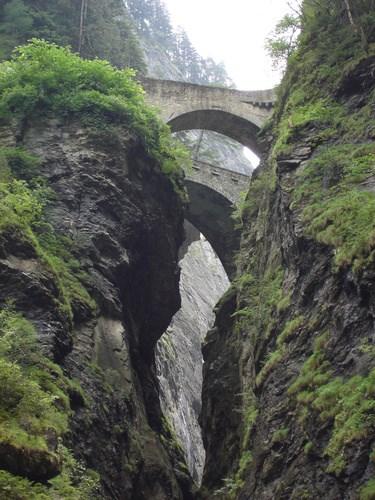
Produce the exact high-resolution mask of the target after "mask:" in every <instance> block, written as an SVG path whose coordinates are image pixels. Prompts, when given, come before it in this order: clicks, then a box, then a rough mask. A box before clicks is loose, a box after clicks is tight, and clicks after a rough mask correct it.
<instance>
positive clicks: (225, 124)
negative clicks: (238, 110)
mask: <svg viewBox="0 0 375 500" xmlns="http://www.w3.org/2000/svg"><path fill="white" fill-rule="evenodd" d="M167 123H168V125H169V126H170V127H171V130H172V132H181V131H184V130H193V129H201V130H211V131H213V132H218V133H219V134H223V135H226V136H227V137H230V138H231V139H234V140H235V141H237V142H239V143H240V144H242V145H243V146H245V147H247V148H249V149H250V150H251V151H253V152H254V153H255V154H256V155H257V156H258V157H259V156H261V153H262V148H261V145H260V143H259V141H258V138H257V135H258V132H259V130H260V128H259V127H258V126H257V125H256V124H255V123H253V122H251V121H249V120H246V119H245V118H242V117H241V116H238V115H235V114H233V113H230V112H228V111H223V110H219V109H215V110H212V109H200V110H193V111H188V112H184V113H181V114H179V115H177V116H174V117H172V118H171V119H169V120H168V121H167Z"/></svg>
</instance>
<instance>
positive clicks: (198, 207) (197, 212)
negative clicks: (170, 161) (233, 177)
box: [185, 180, 240, 280]
mask: <svg viewBox="0 0 375 500" xmlns="http://www.w3.org/2000/svg"><path fill="white" fill-rule="evenodd" d="M185 182H186V188H187V191H188V194H189V198H190V203H189V206H188V210H187V214H186V219H187V220H188V221H189V222H190V223H191V224H193V226H195V227H196V228H197V229H198V230H199V231H200V232H201V233H202V234H203V235H204V236H205V237H206V238H207V240H208V241H209V242H210V244H211V246H212V248H213V249H214V250H215V252H216V254H217V256H218V257H219V259H220V260H221V262H222V264H223V267H224V269H225V271H226V273H227V275H228V277H229V279H230V280H232V279H233V278H234V274H235V264H234V260H235V254H236V252H237V251H238V249H239V244H240V232H239V230H238V229H237V228H236V225H235V221H234V219H233V217H232V214H233V204H232V203H231V202H230V201H229V200H228V199H227V198H225V197H224V196H223V195H221V194H220V193H218V192H217V191H215V190H213V189H211V188H209V187H207V186H205V185H203V184H198V183H196V182H193V181H190V180H186V181H185Z"/></svg>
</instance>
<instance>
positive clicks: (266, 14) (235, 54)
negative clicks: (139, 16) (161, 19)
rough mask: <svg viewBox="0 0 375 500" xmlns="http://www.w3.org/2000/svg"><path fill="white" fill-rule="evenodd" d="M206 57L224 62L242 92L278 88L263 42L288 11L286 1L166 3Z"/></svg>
mask: <svg viewBox="0 0 375 500" xmlns="http://www.w3.org/2000/svg"><path fill="white" fill-rule="evenodd" d="M164 3H165V5H166V6H167V9H168V10H169V12H170V15H171V20H172V23H173V24H174V26H175V27H177V26H178V25H180V26H182V27H183V28H184V29H185V31H186V32H187V34H188V35H189V38H190V40H191V41H192V43H193V45H194V47H195V48H196V49H197V51H198V52H199V53H200V54H201V55H202V56H203V57H212V58H213V59H215V61H217V62H219V61H223V62H224V64H225V66H226V68H227V72H228V74H229V76H230V77H231V78H232V79H233V80H234V82H235V84H236V85H237V88H239V89H241V90H257V89H265V88H270V87H273V86H275V85H276V84H277V83H278V80H279V76H278V75H277V74H276V73H275V72H274V71H272V68H271V61H270V60H269V58H268V57H267V55H266V53H265V50H264V40H265V38H266V37H267V36H268V35H269V33H270V32H271V31H272V29H273V28H274V26H275V24H276V23H277V21H278V20H279V19H280V18H281V17H282V16H283V15H284V14H285V13H286V12H287V11H288V7H287V0H164Z"/></svg>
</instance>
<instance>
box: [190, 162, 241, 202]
mask: <svg viewBox="0 0 375 500" xmlns="http://www.w3.org/2000/svg"><path fill="white" fill-rule="evenodd" d="M185 175H186V178H187V179H188V180H191V181H193V182H197V183H199V184H203V185H204V186H207V187H209V188H211V189H213V190H215V191H217V192H218V193H220V194H222V195H223V196H224V197H225V198H227V199H228V200H229V201H230V202H231V203H232V204H234V205H235V204H236V203H237V202H238V201H239V199H240V193H241V192H242V191H245V190H246V189H247V188H248V186H249V181H250V176H248V175H244V174H240V173H238V172H234V171H232V170H227V169H225V168H222V167H218V166H217V165H213V164H211V163H207V162H202V161H198V160H194V161H193V166H192V168H191V169H189V170H187V171H185Z"/></svg>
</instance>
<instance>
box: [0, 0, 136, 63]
mask: <svg viewBox="0 0 375 500" xmlns="http://www.w3.org/2000/svg"><path fill="white" fill-rule="evenodd" d="M82 9H83V10H82ZM31 38H43V39H45V40H47V41H49V42H54V43H56V44H58V45H62V46H71V47H72V50H73V51H79V52H80V54H81V55H82V56H83V57H88V58H94V57H99V58H103V59H107V60H108V61H110V62H111V63H112V64H114V65H116V66H118V67H132V68H136V69H139V70H141V71H145V66H144V61H143V56H142V51H141V48H140V45H139V42H138V39H137V37H136V35H135V32H134V29H133V27H132V23H131V20H130V18H129V15H128V14H127V11H126V9H125V8H124V5H123V3H122V1H121V0H90V1H86V2H84V1H82V0H81V1H73V0H59V1H54V2H50V1H48V0H36V1H35V0H7V1H5V2H1V6H0V57H1V58H7V57H9V56H10V54H11V52H12V50H13V48H14V47H15V46H17V45H21V44H24V43H26V42H27V41H28V40H30V39H31Z"/></svg>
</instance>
